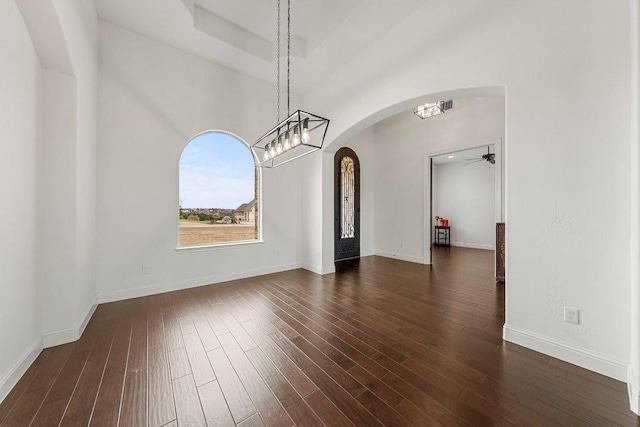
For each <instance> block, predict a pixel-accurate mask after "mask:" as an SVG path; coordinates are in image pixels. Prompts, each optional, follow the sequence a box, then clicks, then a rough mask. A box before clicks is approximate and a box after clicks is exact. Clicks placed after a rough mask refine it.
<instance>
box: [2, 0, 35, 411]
mask: <svg viewBox="0 0 640 427" xmlns="http://www.w3.org/2000/svg"><path fill="white" fill-rule="evenodd" d="M0 63H2V66H1V67H0V93H2V96H1V97H0V117H2V125H1V126H0V194H2V197H1V198H0V209H1V210H2V212H3V213H4V214H3V221H2V222H0V241H1V242H2V245H0V246H1V247H0V401H2V399H4V397H5V396H6V394H7V393H8V392H9V390H10V389H11V388H12V387H13V385H14V384H15V382H16V381H17V380H18V378H19V376H20V375H21V374H22V372H23V371H24V370H25V369H26V367H27V366H28V365H29V364H30V363H31V361H32V360H33V359H34V357H35V356H36V355H37V353H38V352H39V350H40V348H41V346H42V338H41V333H40V314H39V310H38V296H37V281H36V247H37V236H36V222H37V221H38V220H39V219H40V217H39V216H38V215H37V212H36V156H37V141H38V137H39V128H40V126H39V121H40V120H39V111H40V97H41V93H40V83H41V68H40V64H39V62H38V57H37V55H36V51H35V48H34V46H33V43H32V42H31V38H30V37H29V33H28V32H27V28H26V26H25V24H24V21H23V20H22V17H21V15H20V11H19V9H18V7H17V6H16V3H15V2H14V1H3V2H0Z"/></svg>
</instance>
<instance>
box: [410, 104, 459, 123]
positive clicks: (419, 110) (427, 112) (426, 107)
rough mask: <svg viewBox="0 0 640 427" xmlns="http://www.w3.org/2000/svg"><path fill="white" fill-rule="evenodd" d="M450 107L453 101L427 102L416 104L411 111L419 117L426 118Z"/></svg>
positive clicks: (441, 112)
mask: <svg viewBox="0 0 640 427" xmlns="http://www.w3.org/2000/svg"><path fill="white" fill-rule="evenodd" d="M451 108H453V101H437V102H428V103H426V104H422V105H418V106H417V107H416V108H414V109H413V113H414V114H415V115H416V116H418V117H420V118H421V119H428V118H429V117H433V116H437V115H439V114H443V113H444V112H445V111H447V110H450V109H451Z"/></svg>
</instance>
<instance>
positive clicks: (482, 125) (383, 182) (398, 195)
mask: <svg viewBox="0 0 640 427" xmlns="http://www.w3.org/2000/svg"><path fill="white" fill-rule="evenodd" d="M504 132H505V99H504V98H503V97H477V98H465V99H454V100H453V109H451V110H449V111H447V112H446V113H445V114H441V115H439V116H435V117H431V118H429V119H424V120H423V119H420V118H418V117H417V116H416V115H415V114H413V112H412V111H411V110H406V111H404V112H402V113H399V114H396V115H394V116H392V117H389V118H388V119H386V120H383V121H381V122H379V123H378V124H376V125H375V137H376V144H375V146H376V173H375V177H376V178H375V179H376V182H377V185H376V197H375V206H376V208H375V211H376V218H375V230H376V234H375V239H376V241H375V248H376V253H377V254H378V255H382V256H387V257H391V258H398V259H403V260H405V261H411V262H418V263H422V262H424V258H425V253H424V251H425V249H426V248H425V246H426V245H425V242H429V239H430V232H429V230H428V229H427V228H425V218H424V217H425V214H424V209H425V195H427V197H428V193H427V192H426V191H425V188H424V178H425V176H424V175H425V173H426V171H425V158H426V156H427V155H430V154H435V153H446V152H451V151H456V150H460V149H464V148H467V147H470V146H477V145H480V144H485V143H486V144H492V143H496V142H499V141H500V140H501V139H502V138H503V137H504ZM427 191H428V190H427ZM433 215H439V213H436V212H434V214H433ZM492 215H493V211H492ZM426 227H428V223H427V224H426Z"/></svg>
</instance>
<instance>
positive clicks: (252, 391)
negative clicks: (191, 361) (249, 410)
mask: <svg viewBox="0 0 640 427" xmlns="http://www.w3.org/2000/svg"><path fill="white" fill-rule="evenodd" d="M219 338H220V344H222V348H223V349H224V352H225V353H226V355H227V357H228V358H229V361H231V364H232V365H233V366H234V368H235V371H236V373H237V374H238V377H239V378H240V380H241V381H242V384H244V386H245V389H246V391H247V393H248V394H249V396H250V397H251V400H252V401H253V404H254V405H255V408H256V409H257V410H258V413H259V414H260V418H262V421H263V422H264V424H265V425H266V426H283V425H293V422H292V420H291V418H290V417H289V415H288V414H287V412H286V411H285V410H284V409H283V408H282V405H281V403H280V402H279V401H278V399H277V398H276V397H275V396H274V394H273V392H272V391H271V390H270V389H269V387H268V386H267V384H266V383H265V382H264V380H263V379H262V377H261V376H260V374H259V373H258V372H257V371H256V369H255V368H254V367H253V365H252V364H251V362H250V361H249V359H248V358H247V356H246V355H245V353H244V352H243V351H242V349H241V348H240V345H239V344H238V343H237V341H236V340H235V338H234V336H232V334H230V333H229V334H225V335H221V336H220V337H219Z"/></svg>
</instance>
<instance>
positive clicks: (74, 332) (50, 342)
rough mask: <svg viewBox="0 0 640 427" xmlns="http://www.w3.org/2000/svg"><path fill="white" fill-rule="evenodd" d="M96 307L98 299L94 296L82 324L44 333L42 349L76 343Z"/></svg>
mask: <svg viewBox="0 0 640 427" xmlns="http://www.w3.org/2000/svg"><path fill="white" fill-rule="evenodd" d="M97 307H98V297H97V296H96V297H95V298H94V299H93V302H92V303H91V306H90V307H89V309H88V310H87V313H86V314H85V316H84V317H83V319H82V322H80V324H79V325H78V326H76V327H73V328H67V329H59V330H57V331H53V332H45V333H43V344H44V348H49V347H55V346H57V345H62V344H68V343H70V342H74V341H77V340H78V339H80V337H81V336H82V333H83V332H84V329H85V328H86V327H87V324H88V323H89V320H91V316H93V313H94V312H95V311H96V308H97Z"/></svg>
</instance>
